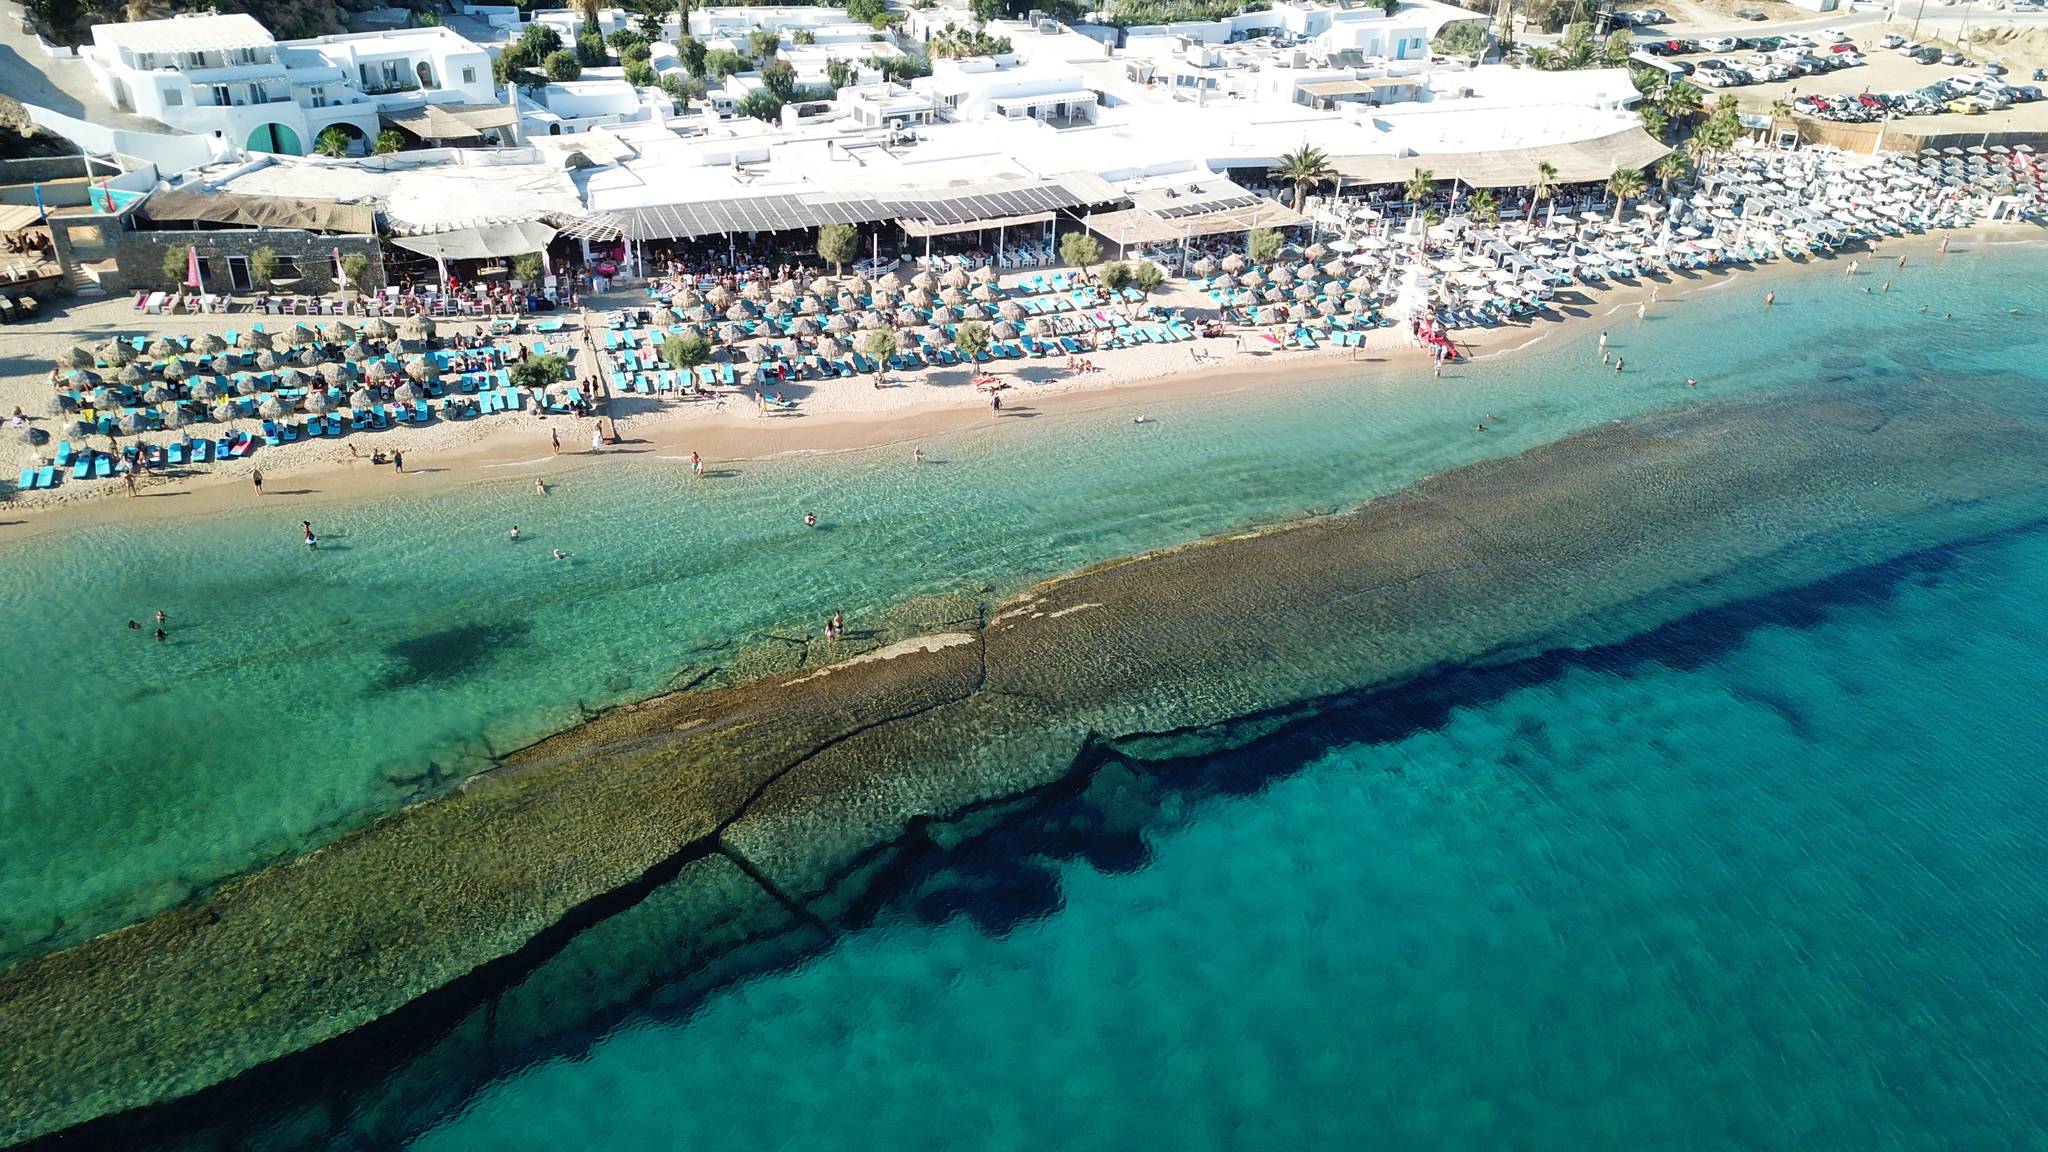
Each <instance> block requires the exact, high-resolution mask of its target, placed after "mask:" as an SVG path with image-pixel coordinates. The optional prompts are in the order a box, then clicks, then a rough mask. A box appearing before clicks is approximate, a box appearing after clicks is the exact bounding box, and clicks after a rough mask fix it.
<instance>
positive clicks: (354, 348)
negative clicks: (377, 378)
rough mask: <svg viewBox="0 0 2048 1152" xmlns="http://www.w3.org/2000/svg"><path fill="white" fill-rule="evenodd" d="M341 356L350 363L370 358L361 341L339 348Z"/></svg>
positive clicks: (258, 361)
mask: <svg viewBox="0 0 2048 1152" xmlns="http://www.w3.org/2000/svg"><path fill="white" fill-rule="evenodd" d="M341 358H342V359H344V360H347V361H349V362H350V363H352V364H360V363H362V362H363V361H365V360H368V359H369V358H370V348H369V346H368V345H366V344H363V343H361V342H357V343H353V344H350V345H348V346H347V347H345V348H343V349H342V350H341ZM257 363H259V364H260V363H262V357H258V358H257Z"/></svg>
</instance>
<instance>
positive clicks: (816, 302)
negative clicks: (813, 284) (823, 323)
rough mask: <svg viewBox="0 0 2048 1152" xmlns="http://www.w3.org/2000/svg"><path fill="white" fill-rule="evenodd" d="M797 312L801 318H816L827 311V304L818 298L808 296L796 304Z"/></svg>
mask: <svg viewBox="0 0 2048 1152" xmlns="http://www.w3.org/2000/svg"><path fill="white" fill-rule="evenodd" d="M796 311H797V315H799V316H816V315H818V314H819V313H822V312H823V311H825V302H824V301H823V300H820V299H818V298H817V297H816V296H806V297H804V298H803V299H801V300H799V301H797V302H796Z"/></svg>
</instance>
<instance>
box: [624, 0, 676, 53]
mask: <svg viewBox="0 0 2048 1152" xmlns="http://www.w3.org/2000/svg"><path fill="white" fill-rule="evenodd" d="M626 8H627V10H628V11H630V12H631V13H633V30H634V31H636V32H638V33H640V35H641V37H642V38H643V39H645V40H646V41H647V42H648V43H650V44H651V43H653V42H654V41H656V40H659V39H661V37H662V34H663V33H664V32H666V31H668V17H669V13H671V12H673V11H675V5H673V4H670V3H669V2H668V0H632V2H631V3H629V4H627V5H626Z"/></svg>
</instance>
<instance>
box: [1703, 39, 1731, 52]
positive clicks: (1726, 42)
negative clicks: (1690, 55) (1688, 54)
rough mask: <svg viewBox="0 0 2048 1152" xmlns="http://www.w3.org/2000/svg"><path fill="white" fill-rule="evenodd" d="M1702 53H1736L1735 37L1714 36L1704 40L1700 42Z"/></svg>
mask: <svg viewBox="0 0 2048 1152" xmlns="http://www.w3.org/2000/svg"><path fill="white" fill-rule="evenodd" d="M1700 51H1702V52H1733V51H1735V37H1733V36H1712V37H1708V38H1707V39H1704V40H1701V41H1700Z"/></svg>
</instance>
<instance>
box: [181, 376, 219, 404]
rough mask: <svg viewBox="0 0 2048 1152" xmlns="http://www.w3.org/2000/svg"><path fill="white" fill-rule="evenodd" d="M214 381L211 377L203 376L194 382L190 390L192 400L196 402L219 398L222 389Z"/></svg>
mask: <svg viewBox="0 0 2048 1152" xmlns="http://www.w3.org/2000/svg"><path fill="white" fill-rule="evenodd" d="M213 380H214V378H213V377H211V376H201V377H200V378H199V379H197V380H194V381H193V382H192V387H191V388H190V389H189V390H188V391H189V392H190V393H191V396H192V398H193V399H194V400H199V401H206V400H212V399H214V398H215V397H217V396H219V395H220V388H219V387H217V386H216V385H215V384H214V382H213Z"/></svg>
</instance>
